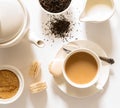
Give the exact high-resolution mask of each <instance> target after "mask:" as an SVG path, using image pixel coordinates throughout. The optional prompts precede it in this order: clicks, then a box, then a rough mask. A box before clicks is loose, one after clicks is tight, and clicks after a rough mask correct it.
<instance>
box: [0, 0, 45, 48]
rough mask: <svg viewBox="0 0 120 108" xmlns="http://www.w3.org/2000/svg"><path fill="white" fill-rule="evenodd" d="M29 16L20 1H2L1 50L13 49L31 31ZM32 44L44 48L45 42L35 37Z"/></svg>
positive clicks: (0, 18)
mask: <svg viewBox="0 0 120 108" xmlns="http://www.w3.org/2000/svg"><path fill="white" fill-rule="evenodd" d="M29 23H30V20H29V15H28V12H27V10H26V8H25V6H24V5H23V3H22V2H21V1H20V0H0V48H6V47H11V46H13V45H15V44H17V43H19V42H20V41H21V40H22V39H23V37H24V36H25V34H26V33H27V32H28V31H29ZM31 36H32V35H31V34H30V35H29V37H28V38H29V40H30V42H32V43H34V44H35V45H37V46H38V47H43V46H44V42H43V41H42V40H39V39H35V37H32V38H31Z"/></svg>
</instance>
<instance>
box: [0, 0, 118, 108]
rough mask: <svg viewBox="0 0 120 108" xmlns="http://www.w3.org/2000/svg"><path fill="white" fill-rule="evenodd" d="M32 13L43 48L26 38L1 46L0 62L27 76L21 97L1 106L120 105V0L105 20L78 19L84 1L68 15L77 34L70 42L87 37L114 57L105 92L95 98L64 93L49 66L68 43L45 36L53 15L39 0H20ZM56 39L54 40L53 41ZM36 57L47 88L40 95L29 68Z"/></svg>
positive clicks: (72, 107)
mask: <svg viewBox="0 0 120 108" xmlns="http://www.w3.org/2000/svg"><path fill="white" fill-rule="evenodd" d="M21 1H23V3H24V4H25V6H26V8H27V9H28V12H29V15H30V30H31V31H32V32H34V33H35V34H36V36H38V37H40V38H41V39H43V40H44V41H45V44H46V45H45V47H44V48H37V47H36V46H34V45H32V44H30V43H29V42H28V41H27V39H23V41H21V42H20V43H19V44H17V45H16V46H13V47H11V48H6V49H0V65H3V64H9V65H13V66H16V67H18V68H19V69H20V70H21V72H22V74H23V76H24V79H25V89H24V91H23V94H22V95H21V97H20V98H19V99H18V100H17V101H16V102H14V103H12V104H9V105H0V108H119V107H120V1H119V0H114V1H115V6H116V11H115V13H114V15H113V16H112V18H111V19H110V20H108V21H106V22H104V23H99V24H97V23H94V24H91V23H83V22H80V21H79V15H80V13H81V11H82V9H83V8H82V6H83V0H73V2H72V5H71V7H70V9H69V10H68V11H69V12H70V15H66V14H65V15H66V17H67V18H68V19H69V20H71V21H73V23H74V24H75V25H74V26H73V31H72V32H71V35H73V36H74V37H73V38H71V39H69V40H68V41H72V40H75V38H78V39H88V40H91V41H93V42H95V43H97V44H98V45H100V46H101V47H102V48H103V49H104V50H105V52H106V53H107V55H108V56H110V57H113V58H114V59H115V64H114V65H112V66H111V67H110V76H109V80H108V82H107V84H106V85H105V88H104V91H103V92H102V93H98V94H97V95H94V96H92V97H88V98H84V99H78V98H72V97H70V96H68V95H66V94H64V93H63V92H62V91H61V90H59V88H58V87H57V85H56V83H55V82H54V80H53V77H52V75H51V74H50V73H49V70H48V65H49V63H50V61H51V60H52V59H53V58H54V57H55V55H56V53H57V51H58V50H59V48H60V47H61V46H62V45H63V44H65V43H67V41H63V39H56V38H55V39H54V37H52V36H50V35H49V36H48V35H45V31H44V27H43V26H45V23H46V22H47V21H48V20H49V19H50V15H48V14H46V13H45V12H43V10H41V8H40V5H39V2H38V0H21ZM53 39H54V42H53V41H52V40H53ZM34 60H37V61H39V62H40V63H41V70H42V71H41V80H42V81H46V83H47V90H46V91H43V92H41V93H38V94H31V92H30V91H29V85H30V83H31V81H30V77H29V68H30V65H31V64H32V62H33V61H34Z"/></svg>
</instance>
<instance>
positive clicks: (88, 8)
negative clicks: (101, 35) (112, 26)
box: [80, 0, 115, 22]
mask: <svg viewBox="0 0 120 108" xmlns="http://www.w3.org/2000/svg"><path fill="white" fill-rule="evenodd" d="M114 11H115V5H114V1H113V0H92V1H91V0H85V1H84V9H83V11H82V13H81V15H80V21H83V22H103V21H106V20H108V19H110V18H111V16H112V15H113V13H114Z"/></svg>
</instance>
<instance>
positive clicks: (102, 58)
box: [99, 56, 115, 64]
mask: <svg viewBox="0 0 120 108" xmlns="http://www.w3.org/2000/svg"><path fill="white" fill-rule="evenodd" d="M99 58H100V59H101V60H103V61H105V62H107V63H110V64H114V63H115V61H114V59H113V58H107V57H101V56H99Z"/></svg>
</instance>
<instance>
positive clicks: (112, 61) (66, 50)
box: [63, 47, 115, 64]
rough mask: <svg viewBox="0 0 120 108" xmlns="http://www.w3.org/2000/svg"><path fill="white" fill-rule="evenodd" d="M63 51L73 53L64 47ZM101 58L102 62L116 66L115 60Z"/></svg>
mask: <svg viewBox="0 0 120 108" xmlns="http://www.w3.org/2000/svg"><path fill="white" fill-rule="evenodd" d="M63 50H64V51H65V52H66V53H70V52H71V50H68V49H66V48H64V47H63ZM99 58H100V59H101V60H103V61H105V62H107V63H109V64H114V63H115V61H114V59H113V58H108V57H102V56H99Z"/></svg>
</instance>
